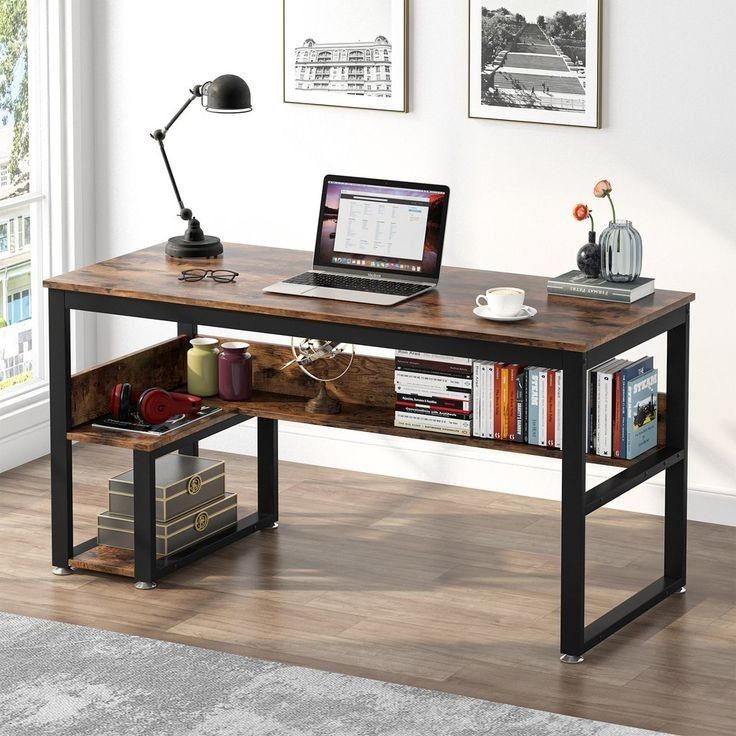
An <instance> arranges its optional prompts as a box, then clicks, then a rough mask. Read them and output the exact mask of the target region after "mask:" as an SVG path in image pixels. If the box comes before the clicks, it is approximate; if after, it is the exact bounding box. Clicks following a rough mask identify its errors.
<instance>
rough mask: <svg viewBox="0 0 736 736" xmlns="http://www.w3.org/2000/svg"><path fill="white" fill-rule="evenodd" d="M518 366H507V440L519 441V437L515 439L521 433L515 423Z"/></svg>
mask: <svg viewBox="0 0 736 736" xmlns="http://www.w3.org/2000/svg"><path fill="white" fill-rule="evenodd" d="M520 370H521V369H520V366H518V365H516V364H513V365H510V366H509V441H510V442H521V440H520V439H516V438H517V437H518V436H520V435H521V434H522V432H521V431H520V428H519V427H518V425H517V408H518V401H517V391H518V379H519V372H520Z"/></svg>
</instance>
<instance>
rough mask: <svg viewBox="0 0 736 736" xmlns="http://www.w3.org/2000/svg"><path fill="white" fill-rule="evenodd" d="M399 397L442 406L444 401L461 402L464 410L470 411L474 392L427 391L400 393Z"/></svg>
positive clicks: (418, 402)
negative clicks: (408, 397) (407, 397)
mask: <svg viewBox="0 0 736 736" xmlns="http://www.w3.org/2000/svg"><path fill="white" fill-rule="evenodd" d="M396 395H397V396H410V397H411V398H412V400H414V401H416V403H417V404H441V403H442V402H443V401H453V402H455V401H461V402H462V404H463V405H462V408H463V409H470V408H471V405H472V400H471V397H472V395H473V394H472V392H465V391H458V392H450V393H444V394H443V393H429V392H427V391H426V389H425V390H424V391H416V390H414V391H400V392H397V394H396Z"/></svg>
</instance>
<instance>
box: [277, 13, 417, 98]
mask: <svg viewBox="0 0 736 736" xmlns="http://www.w3.org/2000/svg"><path fill="white" fill-rule="evenodd" d="M407 15H408V0H284V102H298V103H305V104H312V105H331V106H337V107H357V108H367V109H372V110H392V111H395V112H406V111H407V109H408V105H407V100H408V90H407V86H408V85H407V68H408V58H407V49H408V43H407V32H408V31H407Z"/></svg>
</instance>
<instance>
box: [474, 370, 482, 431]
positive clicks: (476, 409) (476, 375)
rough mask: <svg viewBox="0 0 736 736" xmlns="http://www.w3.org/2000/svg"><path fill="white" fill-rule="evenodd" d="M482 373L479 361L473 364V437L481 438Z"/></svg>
mask: <svg viewBox="0 0 736 736" xmlns="http://www.w3.org/2000/svg"><path fill="white" fill-rule="evenodd" d="M480 373H481V365H480V362H479V361H477V360H476V361H474V362H473V437H480Z"/></svg>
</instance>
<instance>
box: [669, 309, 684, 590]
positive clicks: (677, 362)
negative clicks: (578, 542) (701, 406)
mask: <svg viewBox="0 0 736 736" xmlns="http://www.w3.org/2000/svg"><path fill="white" fill-rule="evenodd" d="M689 362H690V307H689V306H688V307H686V317H685V322H684V323H683V324H681V325H679V326H678V327H675V328H674V329H672V330H670V331H669V332H668V333H667V422H666V427H667V440H666V442H667V447H676V448H678V449H682V450H683V451H684V457H683V460H682V461H681V462H679V463H676V464H675V465H673V466H672V467H671V468H667V470H666V471H665V504H664V576H665V577H666V578H671V579H673V580H679V581H681V583H682V585H681V588H680V590H679V591H678V592H679V593H684V592H685V572H686V569H685V568H686V559H687V419H688V381H689Z"/></svg>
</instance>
